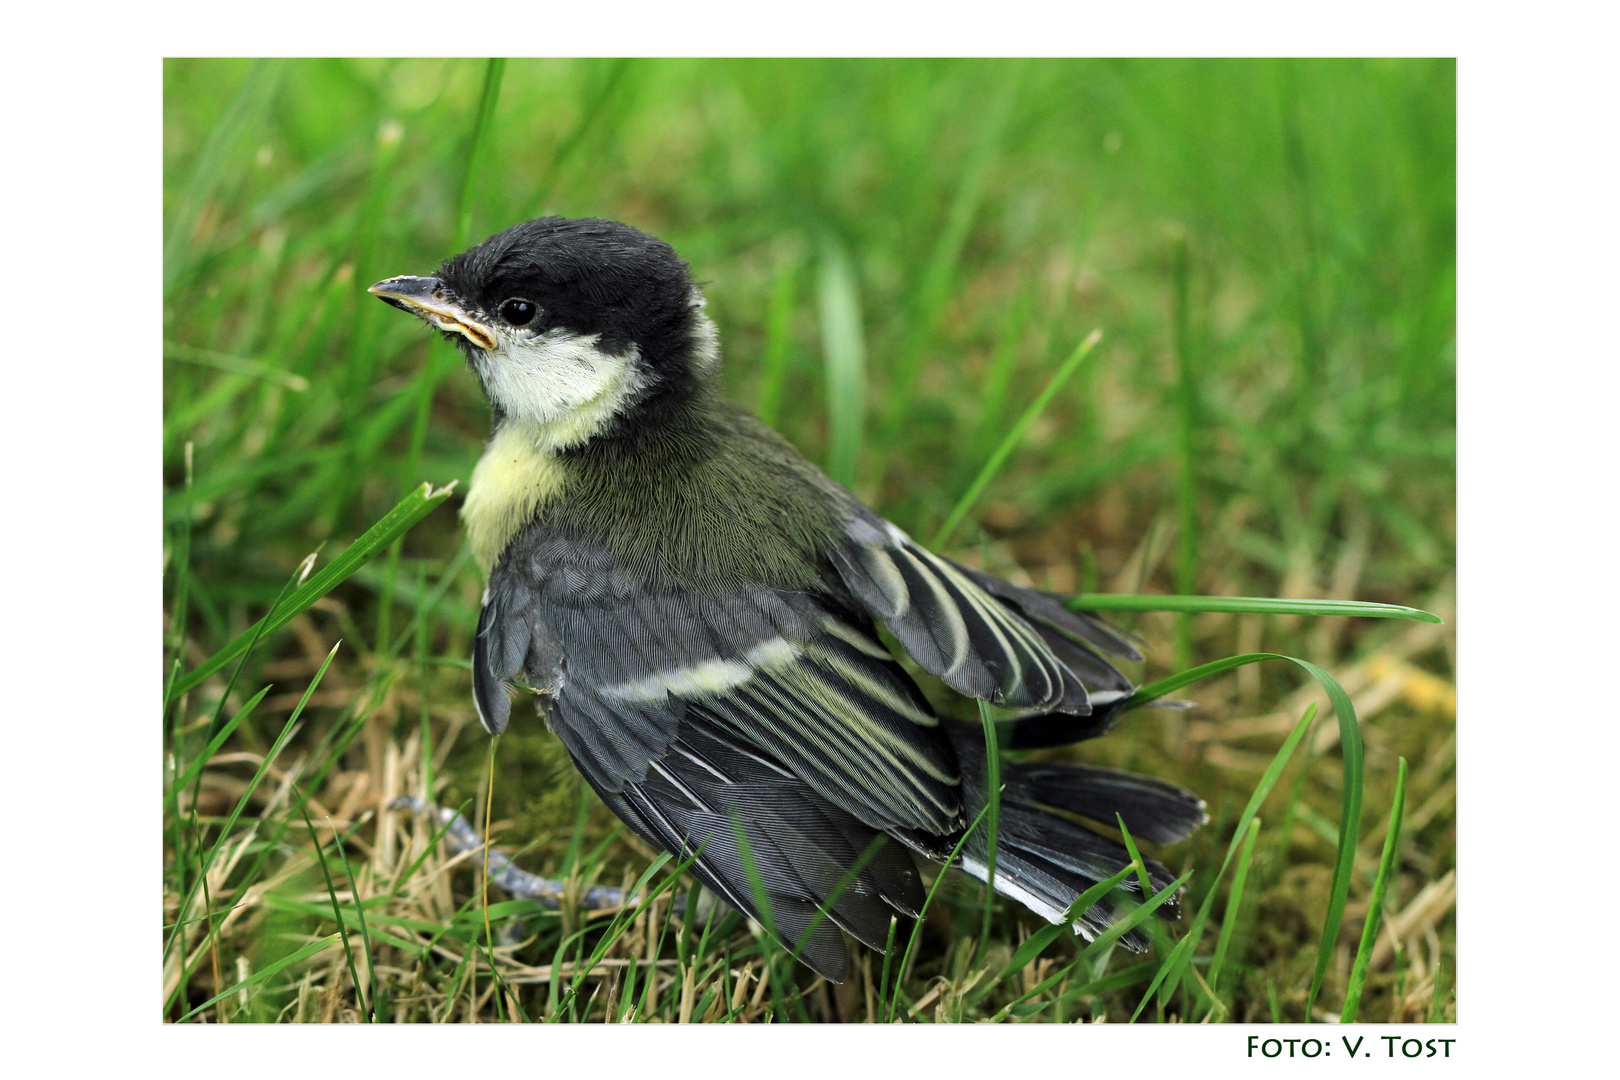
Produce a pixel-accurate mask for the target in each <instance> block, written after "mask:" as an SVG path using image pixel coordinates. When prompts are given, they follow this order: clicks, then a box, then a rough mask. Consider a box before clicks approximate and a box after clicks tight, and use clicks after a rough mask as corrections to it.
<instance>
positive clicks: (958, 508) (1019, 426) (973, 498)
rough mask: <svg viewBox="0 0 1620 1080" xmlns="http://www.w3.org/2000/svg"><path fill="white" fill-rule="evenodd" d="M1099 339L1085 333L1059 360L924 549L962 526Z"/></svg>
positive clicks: (1098, 335) (1097, 335)
mask: <svg viewBox="0 0 1620 1080" xmlns="http://www.w3.org/2000/svg"><path fill="white" fill-rule="evenodd" d="M1101 340H1102V330H1101V329H1100V328H1099V329H1096V330H1093V331H1092V332H1091V333H1089V334H1087V335H1086V337H1085V340H1084V341H1082V342H1080V344H1079V345H1077V346H1075V349H1074V352H1072V353H1070V354H1069V358H1068V359H1067V360H1065V361H1063V366H1062V367H1060V368H1058V369H1057V371H1056V373H1054V374H1053V376H1052V377H1051V378H1050V379H1048V380H1047V382H1046V386H1045V387H1043V388H1042V390H1041V392H1040V394H1038V395H1037V396H1036V398H1035V400H1034V401H1032V402H1030V404H1029V408H1027V409H1025V410H1024V414H1023V415H1022V416H1020V417H1019V418H1018V422H1017V423H1015V424H1014V425H1013V426H1012V429H1011V430H1010V431H1008V432H1007V434H1006V435H1005V436H1004V437H1003V438H1002V440H1001V443H1000V444H999V445H998V446H997V447H996V448H995V451H994V452H993V453H991V455H990V458H989V460H988V461H986V462H985V463H984V467H983V468H981V469H980V470H979V475H978V476H975V477H974V478H973V483H971V484H969V485H968V489H967V490H966V491H964V492H963V493H962V497H961V498H960V499H957V500H956V505H955V506H954V507H952V508H951V512H950V513H949V514H948V515H947V516H946V518H945V522H944V524H942V525H941V526H940V527H939V531H938V532H936V533H934V538H933V539H932V540H931V541H929V544H928V546H929V547H930V548H932V549H933V550H935V551H938V550H940V549H941V548H943V547H944V546H945V544H946V542H947V541H948V540H950V538H951V536H952V535H953V534H954V533H955V532H956V527H957V526H958V525H960V524H961V523H962V518H964V517H965V516H967V512H968V511H969V510H970V509H972V507H973V504H974V503H975V502H977V501H978V499H979V496H980V495H983V494H984V489H985V488H987V487H989V486H990V481H992V480H994V479H995V477H996V474H997V473H998V472H1000V471H1001V467H1002V466H1003V465H1005V464H1006V463H1007V459H1008V458H1009V457H1011V456H1012V452H1013V451H1014V450H1016V449H1018V445H1019V443H1021V442H1023V441H1024V436H1025V434H1027V433H1028V431H1029V429H1030V426H1031V425H1032V424H1034V423H1035V421H1036V420H1037V419H1038V418H1039V417H1040V415H1041V413H1043V412H1045V411H1046V407H1047V406H1048V405H1050V404H1051V403H1052V399H1053V398H1054V397H1056V396H1057V392H1058V391H1059V390H1061V389H1063V384H1064V383H1066V382H1068V381H1069V377H1070V376H1072V375H1073V374H1074V373H1075V372H1076V371H1078V370H1079V368H1080V365H1081V364H1082V363H1084V362H1085V359H1086V357H1088V356H1090V355H1091V351H1092V350H1093V349H1095V348H1096V347H1097V343H1098V342H1099V341H1101Z"/></svg>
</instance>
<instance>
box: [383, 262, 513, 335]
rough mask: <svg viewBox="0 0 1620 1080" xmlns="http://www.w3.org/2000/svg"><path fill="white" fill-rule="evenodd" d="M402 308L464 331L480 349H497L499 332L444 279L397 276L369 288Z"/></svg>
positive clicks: (442, 326)
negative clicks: (468, 308) (470, 312)
mask: <svg viewBox="0 0 1620 1080" xmlns="http://www.w3.org/2000/svg"><path fill="white" fill-rule="evenodd" d="M366 291H367V292H370V293H372V294H373V295H375V296H379V297H381V298H382V299H383V300H384V301H385V302H386V303H390V304H393V305H394V306H395V307H397V308H399V310H401V311H408V312H410V313H411V314H412V315H420V316H421V317H422V318H424V319H426V320H427V321H428V322H430V323H432V324H433V325H434V326H437V327H438V328H439V329H440V330H445V331H448V332H449V333H452V334H460V335H461V336H462V337H465V338H466V339H467V340H468V341H470V342H472V343H473V344H474V345H476V346H478V347H479V348H480V349H488V350H494V348H495V334H494V332H493V331H492V330H490V328H489V327H487V326H485V325H484V324H482V323H480V322H479V321H478V320H477V319H474V318H473V317H472V316H471V315H468V314H467V312H466V310H465V309H464V308H463V307H462V306H461V305H460V304H458V303H456V302H455V300H454V299H453V298H452V297H453V295H454V294H453V293H451V292H450V290H449V289H448V288H446V287H445V284H444V282H442V281H440V280H439V279H438V278H431V277H394V278H389V279H388V280H387V281H379V282H377V284H375V285H373V286H372V287H371V288H370V289H368V290H366Z"/></svg>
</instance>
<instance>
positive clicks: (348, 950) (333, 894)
mask: <svg viewBox="0 0 1620 1080" xmlns="http://www.w3.org/2000/svg"><path fill="white" fill-rule="evenodd" d="M293 792H294V794H297V792H298V785H297V784H294V785H293ZM297 802H298V813H299V815H300V816H301V817H303V819H304V828H306V829H308V830H309V842H310V843H311V844H313V845H314V847H315V862H316V864H317V865H319V866H320V868H321V879H322V880H323V881H325V882H326V895H327V897H328V898H329V899H330V900H331V901H332V918H333V919H334V920H336V922H337V925H338V935H339V936H340V937H342V939H343V958H344V959H345V960H346V961H348V965H349V981H350V982H352V983H353V984H354V996H355V998H356V999H358V1001H359V1004H360V1011H361V1012H362V1013H364V1014H365V1017H366V1022H367V1023H375V1022H376V1020H377V1018H376V1016H374V1015H373V1014H372V1013H371V1011H370V1010H369V1009H367V1008H366V1002H365V993H364V991H363V989H362V987H361V983H360V972H359V970H358V969H357V968H356V967H355V966H354V946H353V945H351V944H350V943H349V927H348V924H347V923H346V922H344V920H343V908H342V907H341V906H340V905H339V904H338V898H337V889H335V888H333V886H332V872H331V871H330V870H328V869H327V867H326V852H325V851H323V850H322V848H321V839H320V837H319V836H317V835H315V825H314V823H313V822H311V821H310V820H309V811H308V810H307V809H306V808H305V806H304V800H303V799H302V798H300V799H298V800H297ZM336 832H337V830H336V829H334V830H333V834H334V835H333V841H334V844H335V842H336V839H337V837H336ZM338 858H340V859H343V860H344V861H345V862H347V861H348V860H347V859H346V858H345V857H344V855H343V853H342V851H339V852H338ZM354 902H355V907H356V909H358V908H359V906H360V894H359V893H355V894H354Z"/></svg>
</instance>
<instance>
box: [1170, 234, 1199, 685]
mask: <svg viewBox="0 0 1620 1080" xmlns="http://www.w3.org/2000/svg"><path fill="white" fill-rule="evenodd" d="M1170 276H1171V280H1172V296H1173V303H1172V304H1171V309H1172V317H1171V320H1170V326H1171V330H1172V332H1173V333H1172V337H1173V342H1172V345H1173V351H1174V352H1175V357H1176V382H1175V404H1176V525H1177V530H1176V532H1177V536H1176V588H1177V589H1180V590H1181V591H1182V592H1183V593H1190V592H1192V591H1193V589H1194V588H1196V586H1197V576H1198V381H1197V378H1196V377H1195V375H1194V373H1193V360H1192V342H1191V340H1190V338H1191V334H1190V327H1191V322H1192V316H1191V313H1190V311H1189V306H1190V305H1189V302H1188V292H1189V288H1188V286H1189V279H1190V277H1191V273H1190V270H1189V265H1188V257H1187V231H1186V230H1185V229H1177V230H1176V234H1175V237H1174V239H1173V241H1172V247H1171V256H1170ZM1190 663H1192V614H1191V613H1190V612H1185V611H1184V612H1181V613H1180V615H1179V616H1178V617H1177V618H1176V666H1178V667H1186V666H1187V665H1188V664H1190Z"/></svg>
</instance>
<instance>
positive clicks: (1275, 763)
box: [1131, 702, 1316, 1021]
mask: <svg viewBox="0 0 1620 1080" xmlns="http://www.w3.org/2000/svg"><path fill="white" fill-rule="evenodd" d="M1315 721H1316V703H1315V702H1312V703H1311V704H1309V705H1307V706H1306V707H1305V713H1304V715H1302V716H1301V717H1300V718H1299V722H1298V723H1297V724H1295V725H1294V730H1293V731H1291V732H1289V733H1288V738H1286V739H1284V740H1283V744H1282V746H1281V747H1279V748H1278V750H1277V752H1276V753H1275V754H1274V755H1272V758H1271V762H1270V764H1268V765H1267V766H1266V771H1265V772H1264V773H1262V774H1261V776H1260V782H1259V783H1258V784H1256V785H1255V788H1254V791H1253V792H1252V793H1250V795H1249V801H1248V804H1247V805H1245V806H1244V808H1243V813H1242V814H1240V815H1239V816H1238V823H1237V828H1236V830H1235V831H1234V832H1233V834H1232V840H1231V842H1230V843H1229V844H1227V846H1226V856H1225V857H1224V858H1223V859H1222V860H1221V866H1220V869H1219V870H1217V871H1216V872H1215V880H1214V881H1211V882H1210V883H1209V890H1208V891H1207V892H1206V893H1205V894H1204V902H1203V903H1202V904H1200V905H1199V907H1198V912H1197V914H1196V915H1195V916H1194V917H1193V924H1192V926H1191V927H1189V928H1188V930H1187V933H1186V934H1184V935H1183V936H1182V939H1181V940H1180V941H1179V942H1177V943H1176V947H1175V948H1174V949H1173V950H1172V951H1171V953H1170V956H1169V957H1168V958H1167V959H1166V960H1165V962H1164V965H1163V966H1162V967H1161V968H1160V969H1159V973H1158V974H1157V975H1155V976H1154V978H1153V982H1152V983H1151V984H1150V985H1149V986H1148V989H1147V993H1145V994H1143V995H1142V1000H1141V1002H1140V1003H1139V1004H1138V1005H1137V1007H1136V1012H1135V1013H1134V1014H1133V1015H1132V1017H1131V1019H1132V1020H1133V1021H1134V1020H1135V1019H1136V1017H1137V1016H1140V1015H1141V1013H1142V1010H1143V1009H1144V1008H1146V1007H1147V1003H1148V1002H1149V1001H1150V1000H1152V998H1153V994H1154V991H1155V990H1157V989H1158V987H1159V986H1160V985H1161V984H1163V985H1164V987H1165V993H1166V995H1168V994H1170V993H1173V992H1174V991H1175V988H1176V987H1177V986H1178V985H1180V983H1181V978H1182V976H1183V974H1184V973H1185V971H1186V966H1187V965H1188V964H1190V963H1191V962H1192V954H1193V950H1194V949H1196V948H1197V947H1198V942H1199V940H1200V939H1201V938H1202V936H1203V933H1204V925H1205V923H1206V922H1207V921H1208V919H1209V913H1210V910H1211V909H1212V907H1213V905H1214V902H1215V888H1216V886H1217V885H1219V884H1220V881H1221V878H1222V877H1224V876H1225V875H1226V867H1227V865H1228V864H1229V863H1231V861H1232V856H1233V854H1234V853H1235V852H1236V851H1237V850H1238V845H1239V844H1240V843H1241V842H1242V840H1243V837H1244V834H1245V833H1246V832H1247V831H1248V829H1249V828H1250V827H1251V823H1252V822H1253V821H1254V820H1255V818H1256V816H1257V815H1258V814H1259V813H1260V807H1261V806H1262V805H1263V804H1264V803H1265V801H1266V798H1267V796H1269V795H1270V794H1271V789H1272V788H1273V787H1274V786H1276V783H1277V781H1278V779H1279V778H1281V776H1282V773H1283V769H1284V768H1285V767H1286V766H1287V765H1288V762H1289V760H1290V759H1291V758H1292V757H1293V756H1294V751H1295V750H1296V749H1298V747H1299V744H1300V743H1301V742H1302V741H1303V740H1304V738H1305V735H1306V733H1307V732H1308V731H1310V729H1311V725H1312V724H1313V723H1314V722H1315Z"/></svg>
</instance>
